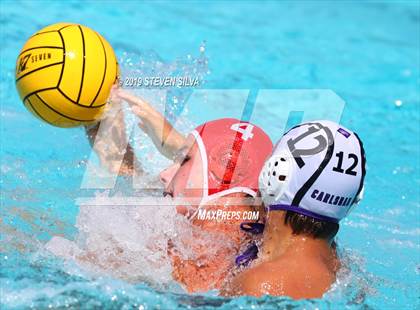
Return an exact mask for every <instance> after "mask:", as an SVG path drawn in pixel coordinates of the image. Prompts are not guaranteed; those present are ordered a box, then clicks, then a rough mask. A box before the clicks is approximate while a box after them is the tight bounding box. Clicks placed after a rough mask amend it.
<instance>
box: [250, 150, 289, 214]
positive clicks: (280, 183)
mask: <svg viewBox="0 0 420 310" xmlns="http://www.w3.org/2000/svg"><path fill="white" fill-rule="evenodd" d="M291 160H292V156H291V154H290V153H289V152H288V151H281V152H280V153H279V154H277V155H273V156H271V157H270V158H269V159H268V160H267V161H266V162H265V164H264V167H263V169H262V170H261V173H260V176H259V178H258V183H259V188H260V192H261V197H262V199H263V202H264V205H265V206H266V207H269V206H270V205H271V204H273V203H274V202H275V201H278V200H279V199H280V197H281V196H282V195H283V193H284V192H285V190H286V188H287V184H288V183H289V179H290V177H291V176H292V173H291V169H292V165H291Z"/></svg>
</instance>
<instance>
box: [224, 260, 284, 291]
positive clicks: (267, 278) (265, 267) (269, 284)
mask: <svg viewBox="0 0 420 310" xmlns="http://www.w3.org/2000/svg"><path fill="white" fill-rule="evenodd" d="M272 267H273V266H271V264H270V263H262V264H260V265H258V266H255V267H253V268H250V269H248V270H245V271H243V272H242V273H240V274H239V275H237V276H236V277H235V278H233V279H232V281H231V282H230V283H229V285H227V286H226V287H225V289H224V290H223V291H222V295H225V296H238V295H247V296H256V297H259V296H262V295H285V293H284V292H283V289H282V288H283V287H284V284H283V282H284V280H285V279H284V275H285V274H286V270H285V269H284V268H281V267H276V268H275V270H273V269H272Z"/></svg>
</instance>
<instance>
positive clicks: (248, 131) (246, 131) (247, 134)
mask: <svg viewBox="0 0 420 310" xmlns="http://www.w3.org/2000/svg"><path fill="white" fill-rule="evenodd" d="M230 129H232V130H235V131H237V132H239V133H241V134H242V140H244V141H247V140H248V139H250V138H252V137H253V136H254V134H253V133H252V129H254V125H251V124H249V123H237V124H233V125H232V126H231V127H230Z"/></svg>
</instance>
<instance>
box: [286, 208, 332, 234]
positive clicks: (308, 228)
mask: <svg viewBox="0 0 420 310" xmlns="http://www.w3.org/2000/svg"><path fill="white" fill-rule="evenodd" d="M284 224H285V225H289V226H290V227H291V228H292V231H293V234H294V235H307V236H309V237H312V238H314V239H318V238H319V239H328V240H330V239H332V238H334V236H335V235H336V234H337V232H338V228H339V225H338V224H337V223H332V222H326V221H321V220H318V219H315V218H313V217H310V216H306V215H303V214H299V213H296V212H293V211H287V212H286V216H285V217H284Z"/></svg>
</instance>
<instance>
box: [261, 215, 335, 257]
mask: <svg viewBox="0 0 420 310" xmlns="http://www.w3.org/2000/svg"><path fill="white" fill-rule="evenodd" d="M284 215H285V212H277V211H276V212H271V213H270V215H269V220H268V221H267V223H266V227H265V230H264V237H263V247H262V251H261V252H262V255H261V258H262V259H263V260H264V261H271V260H275V259H276V258H278V257H280V256H282V255H284V254H285V253H286V252H287V253H288V254H292V253H296V254H297V253H299V255H321V256H324V254H325V255H328V254H330V253H331V242H330V241H329V240H326V239H314V238H312V237H310V236H305V235H294V234H293V232H292V229H291V228H290V227H289V226H287V225H285V224H284Z"/></svg>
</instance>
